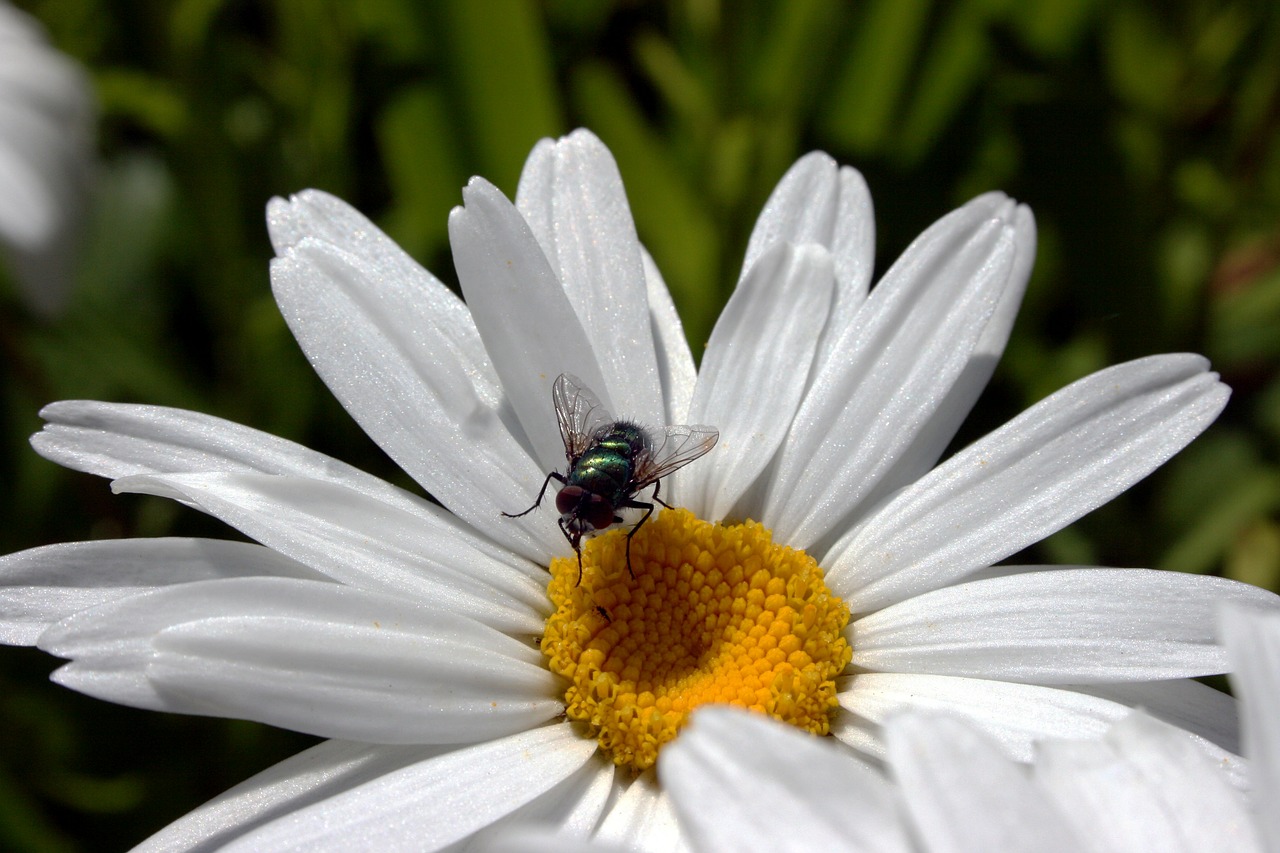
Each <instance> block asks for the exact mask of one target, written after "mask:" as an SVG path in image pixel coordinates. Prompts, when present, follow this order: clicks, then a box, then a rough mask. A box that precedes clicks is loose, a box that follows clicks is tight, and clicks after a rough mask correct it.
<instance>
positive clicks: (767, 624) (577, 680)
mask: <svg viewBox="0 0 1280 853" xmlns="http://www.w3.org/2000/svg"><path fill="white" fill-rule="evenodd" d="M625 549H626V532H625V531H624V530H615V531H612V532H610V533H607V534H605V535H603V536H600V537H597V538H595V539H593V540H591V541H590V542H589V543H587V545H586V546H584V547H583V549H582V564H583V574H582V581H581V583H578V563H577V560H576V558H573V557H570V558H557V559H556V560H553V561H552V563H551V574H552V579H551V583H550V585H549V588H548V592H549V594H550V596H551V601H552V603H553V604H554V605H555V607H556V608H557V609H556V612H555V613H554V614H552V616H551V618H550V619H548V620H547V626H546V630H545V631H544V633H543V639H542V652H543V654H545V655H546V656H547V658H548V659H549V666H550V668H551V670H552V671H553V672H556V673H558V674H560V675H562V676H564V677H565V678H566V679H568V681H569V686H568V688H567V689H566V691H565V705H566V713H567V715H568V716H569V718H570V719H573V720H578V721H581V722H583V723H585V724H587V726H588V728H589V729H590V731H591V733H592V736H593V737H595V738H597V740H599V742H600V745H601V747H602V748H603V749H604V750H605V752H606V753H607V754H608V755H609V756H610V757H611V758H612V759H613V761H614V763H616V764H618V765H621V766H624V767H629V768H632V769H633V770H636V771H640V770H644V769H647V768H648V767H651V766H652V765H653V764H654V762H655V761H656V760H657V757H658V750H660V749H661V748H662V746H663V745H664V744H666V743H668V742H670V741H671V740H673V739H674V738H675V736H676V734H677V733H678V732H679V730H680V728H681V726H683V725H684V722H685V720H686V719H687V717H688V715H689V714H690V712H692V711H693V709H694V708H697V707H698V706H700V705H706V704H710V703H727V704H731V705H739V706H741V707H745V708H750V709H753V710H756V711H760V712H763V713H765V714H768V715H770V716H772V717H775V718H777V719H779V720H782V721H783V722H788V723H791V724H792V725H795V726H798V727H800V728H802V729H806V730H807V731H810V732H813V733H815V734H827V733H828V731H829V729H830V717H831V714H832V713H833V712H834V711H835V709H836V706H837V703H836V684H835V678H836V676H837V675H838V674H839V673H840V672H841V671H842V670H843V669H844V668H845V667H846V666H847V665H848V663H849V660H850V658H851V656H852V654H853V652H852V650H851V649H850V647H849V644H848V642H847V641H846V640H845V639H844V637H843V631H844V628H845V625H846V624H848V621H849V610H848V608H846V607H845V605H844V602H842V601H841V600H840V599H839V598H837V597H836V596H834V595H832V594H831V592H830V591H829V590H828V589H827V587H826V585H825V583H824V582H823V578H822V570H821V569H820V568H819V567H818V565H817V563H816V562H815V561H814V560H813V558H812V557H810V556H809V555H807V554H805V553H804V552H803V551H796V550H793V549H791V548H786V547H783V546H780V545H775V544H774V543H773V539H772V536H771V535H770V533H769V531H768V530H767V529H766V528H765V527H763V526H762V525H760V524H757V523H755V522H751V521H748V522H746V523H745V524H735V525H723V524H712V523H710V522H706V521H702V520H700V519H698V518H696V517H695V516H694V515H693V514H692V513H690V512H689V511H687V510H684V509H669V510H664V511H663V512H662V513H661V514H660V515H657V516H656V517H655V519H654V520H652V521H650V522H649V523H648V524H646V525H645V526H644V527H642V528H641V529H640V530H639V531H638V532H637V533H636V535H635V537H634V538H633V541H632V543H631V565H632V567H633V569H634V572H635V578H634V579H632V578H631V577H630V575H629V574H628V572H627V568H626V566H627V563H626V553H625Z"/></svg>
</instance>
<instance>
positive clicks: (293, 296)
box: [271, 238, 559, 558]
mask: <svg viewBox="0 0 1280 853" xmlns="http://www.w3.org/2000/svg"><path fill="white" fill-rule="evenodd" d="M382 273H383V271H382V270H380V269H379V268H377V267H374V266H371V265H370V264H368V263H366V262H365V261H364V260H362V259H360V258H358V257H356V256H355V255H351V254H348V253H346V252H344V251H341V250H339V249H338V248H336V247H334V246H332V245H330V244H328V243H323V242H320V241H318V240H315V239H314V238H306V239H304V240H303V241H302V242H301V243H299V244H298V245H297V246H294V247H292V248H290V249H289V250H288V252H287V254H286V255H285V256H284V257H281V258H276V259H275V260H274V261H272V264H271V284H272V289H273V290H274V292H275V295H276V301H277V302H278V303H279V304H280V311H281V313H282V314H283V315H284V317H285V320H286V321H287V322H288V323H289V328H290V329H291V330H292V331H293V334H294V337H295V338H297V339H298V343H299V344H300V345H301V346H302V348H303V350H304V351H305V352H306V354H307V358H308V359H309V360H310V361H311V364H312V366H314V367H315V369H316V372H317V373H319V374H320V376H321V378H322V379H324V381H325V384H326V385H328V386H329V389H330V390H331V391H332V392H333V394H334V396H336V397H337V398H338V399H339V400H340V401H341V402H342V404H343V406H345V407H346V409H347V411H348V412H350V413H351V415H352V417H354V418H355V419H356V420H357V421H358V422H359V423H360V426H361V427H362V428H363V429H364V431H365V432H367V433H368V434H369V435H370V437H372V438H373V440H374V441H376V442H378V444H379V445H380V446H381V447H382V448H383V449H384V450H386V451H387V454H388V455H390V456H391V458H392V459H394V460H395V461H396V463H397V464H398V465H400V467H401V468H403V469H404V470H405V471H406V472H407V473H408V474H409V475H410V476H411V477H413V478H414V479H415V480H417V481H418V482H419V483H421V484H422V485H423V487H424V488H426V489H427V490H428V491H429V492H431V493H432V495H434V496H435V497H436V498H437V499H438V500H439V501H440V502H441V503H443V504H444V505H445V506H447V507H449V509H450V510H452V511H453V512H455V513H457V514H458V515H459V516H460V517H462V518H463V519H465V520H466V521H468V522H469V523H470V524H471V525H472V526H473V527H477V528H481V529H484V528H492V535H493V537H494V538H495V539H497V540H498V541H500V542H503V543H504V544H507V545H508V546H510V547H512V548H514V549H516V550H517V551H518V552H519V553H522V554H524V555H526V556H531V557H535V558H537V557H541V556H543V555H545V554H546V553H548V552H549V550H550V549H551V548H553V547H555V545H556V540H557V538H558V536H559V532H558V531H557V530H556V529H555V525H554V523H553V522H552V521H551V520H549V519H547V518H546V516H545V515H544V514H541V513H533V514H531V515H529V516H526V517H524V518H521V519H510V520H508V521H507V522H504V523H501V524H498V523H496V522H497V521H498V520H499V518H500V516H499V515H498V513H499V511H500V510H501V509H502V508H503V506H501V504H504V503H505V502H508V501H510V502H511V503H513V504H519V503H521V502H522V501H521V498H522V496H523V494H524V493H525V492H526V491H528V492H529V494H530V495H532V494H533V492H535V491H536V484H540V483H541V480H542V474H541V473H540V471H541V470H542V469H541V467H540V466H539V465H537V464H535V463H534V461H533V460H532V459H530V458H529V455H528V452H527V449H526V448H525V447H524V446H523V445H522V444H521V443H520V439H519V438H518V437H517V436H520V435H522V430H521V427H520V426H519V424H518V423H517V421H516V419H515V417H514V415H513V413H512V411H511V410H510V409H509V407H508V406H507V405H506V401H505V400H504V399H503V397H502V396H501V393H500V391H499V389H498V387H497V386H496V385H495V384H494V383H493V382H492V378H491V377H492V370H491V369H490V368H489V367H488V366H487V365H484V364H480V363H476V362H474V361H472V356H473V355H474V353H472V352H471V350H472V347H470V346H468V345H465V344H464V343H463V342H461V341H460V340H459V338H465V337H466V335H464V334H463V333H462V332H460V331H459V330H460V329H461V328H463V326H461V325H459V323H458V321H457V317H456V316H451V311H450V306H451V305H452V303H451V302H450V300H453V301H456V297H455V296H453V295H452V294H448V292H447V291H445V294H447V295H443V294H440V293H438V292H437V291H439V290H443V287H442V286H440V287H424V286H421V284H420V282H416V281H406V280H404V279H403V278H399V277H395V276H391V275H384V274H382ZM437 308H441V309H442V310H441V311H440V312H436V310H435V309H437ZM452 313H453V314H454V315H456V311H454V312H452Z"/></svg>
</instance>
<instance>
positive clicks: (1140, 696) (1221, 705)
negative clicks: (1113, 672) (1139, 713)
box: [1065, 678, 1243, 777]
mask: <svg viewBox="0 0 1280 853" xmlns="http://www.w3.org/2000/svg"><path fill="white" fill-rule="evenodd" d="M1065 686H1067V687H1069V688H1070V689H1072V690H1078V691H1080V692H1081V693H1088V694H1089V695H1091V696H1097V697H1099V698H1101V699H1109V700H1111V701H1112V702H1120V703H1122V704H1125V705H1128V706H1129V707H1130V708H1141V709H1142V710H1143V711H1144V712H1145V713H1147V714H1150V715H1151V716H1153V717H1156V718H1157V719H1160V720H1164V721H1165V722H1166V723H1169V724H1170V725H1173V726H1177V727H1178V728H1180V729H1186V730H1187V731H1189V732H1192V733H1193V734H1197V735H1200V737H1202V738H1204V739H1205V740H1207V741H1209V742H1210V743H1214V744H1217V745H1218V746H1220V747H1222V748H1223V749H1224V750H1226V751H1227V752H1230V753H1234V754H1237V755H1238V754H1239V753H1240V751H1241V748H1240V726H1239V723H1238V720H1237V705H1238V703H1237V702H1236V699H1235V697H1233V696H1231V695H1230V694H1228V693H1223V692H1222V691H1221V690H1214V689H1213V688H1212V687H1210V686H1209V685H1207V684H1201V683H1200V682H1199V681H1195V680H1193V679H1189V678H1182V679H1176V680H1174V681H1149V682H1143V681H1136V682H1130V683H1127V684H1089V685H1080V684H1072V685H1065ZM1237 764H1241V765H1242V764H1243V762H1237ZM1235 775H1237V776H1241V777H1243V767H1238V768H1237V769H1236V771H1235Z"/></svg>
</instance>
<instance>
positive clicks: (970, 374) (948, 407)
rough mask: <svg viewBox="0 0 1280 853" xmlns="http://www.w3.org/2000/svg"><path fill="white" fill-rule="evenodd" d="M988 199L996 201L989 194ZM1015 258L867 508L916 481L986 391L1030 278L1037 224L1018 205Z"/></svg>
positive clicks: (1014, 216)
mask: <svg viewBox="0 0 1280 853" xmlns="http://www.w3.org/2000/svg"><path fill="white" fill-rule="evenodd" d="M992 196H993V197H999V194H998V193H993V194H992ZM1013 228H1014V233H1015V234H1016V237H1015V247H1014V252H1015V256H1014V259H1013V264H1012V266H1011V267H1010V269H1009V278H1008V282H1007V283H1006V284H1005V288H1004V291H1003V292H1002V293H1001V294H1000V301H999V302H998V303H997V304H996V309H995V312H994V313H992V315H991V320H990V321H989V322H988V323H987V326H986V328H985V329H983V330H982V337H980V338H978V343H977V346H975V347H974V348H973V352H971V353H970V354H969V361H968V363H967V364H965V366H964V370H962V371H961V372H960V375H959V376H958V377H957V378H956V381H955V384H954V385H952V386H951V390H950V391H948V392H947V396H946V397H945V398H944V399H943V401H942V402H941V403H940V404H939V405H938V408H937V411H935V412H934V413H933V417H932V418H930V420H929V423H928V424H927V425H926V426H925V428H924V429H923V430H921V431H920V433H919V434H918V435H917V436H916V437H915V440H914V441H913V442H912V444H911V446H910V447H909V448H907V449H906V450H904V451H903V452H902V456H901V457H900V458H899V459H898V461H897V462H896V463H895V464H894V466H893V470H891V471H890V472H889V473H888V474H886V475H885V478H884V480H883V481H882V482H881V483H880V485H879V486H878V487H877V489H876V492H875V493H874V494H873V495H871V496H870V497H869V498H868V505H875V504H876V503H878V502H879V498H880V496H888V495H890V494H892V493H893V492H896V491H897V490H898V489H900V488H902V487H903V486H906V485H908V484H910V483H913V482H915V481H916V480H918V479H920V478H921V477H922V476H924V475H925V474H926V473H928V471H929V469H931V468H932V467H933V466H934V465H935V464H936V463H937V461H938V457H940V456H941V455H942V451H944V450H945V449H946V448H947V445H948V444H949V443H950V442H951V439H952V438H954V437H955V434H956V430H958V429H959V428H960V424H961V423H962V422H963V421H964V419H965V418H966V417H967V416H968V414H969V410H970V409H972V408H973V404H974V403H975V402H977V399H978V395H980V394H981V393H982V389H983V388H985V387H986V386H987V381H988V380H989V379H990V378H991V374H992V372H993V371H994V370H995V368H996V364H997V363H998V362H999V361H1000V356H1001V355H1002V354H1003V353H1004V346H1005V344H1006V343H1008V341H1009V333H1010V331H1012V330H1013V322H1014V320H1015V319H1016V318H1017V316H1018V308H1020V307H1021V305H1022V296H1023V294H1024V293H1025V292H1026V289H1027V280H1028V279H1029V278H1030V277H1031V266H1032V263H1033V262H1034V261H1035V255H1036V224H1035V218H1034V217H1033V216H1032V215H1031V210H1030V208H1027V207H1023V206H1021V205H1019V207H1018V209H1017V211H1016V212H1015V213H1014V215H1013Z"/></svg>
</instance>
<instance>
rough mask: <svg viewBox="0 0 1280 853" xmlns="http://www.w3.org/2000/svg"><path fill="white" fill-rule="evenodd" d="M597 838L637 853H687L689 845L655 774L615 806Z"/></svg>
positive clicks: (634, 784) (635, 782) (638, 783)
mask: <svg viewBox="0 0 1280 853" xmlns="http://www.w3.org/2000/svg"><path fill="white" fill-rule="evenodd" d="M595 837H596V838H597V839H598V840H600V841H601V842H603V843H605V844H613V845H617V846H619V847H625V848H626V849H628V850H633V851H637V853H668V851H669V853H687V851H689V850H691V848H690V846H689V841H688V839H687V838H686V837H685V835H684V834H683V833H682V832H681V831H680V822H679V821H678V820H677V819H676V813H675V810H674V809H673V808H672V807H671V798H670V796H668V794H667V793H666V791H664V790H662V788H661V787H660V786H659V785H658V780H657V779H656V778H655V774H654V772H653V771H648V772H646V773H642V774H641V775H640V776H638V777H636V778H635V779H634V780H633V781H632V782H631V785H630V787H628V788H627V789H626V791H624V792H623V793H622V795H621V796H620V797H619V798H618V799H617V800H616V801H615V802H614V803H613V807H612V808H611V809H609V811H608V812H607V813H606V814H605V816H604V821H603V822H602V823H601V824H600V828H599V829H597V830H596V835H595Z"/></svg>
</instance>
